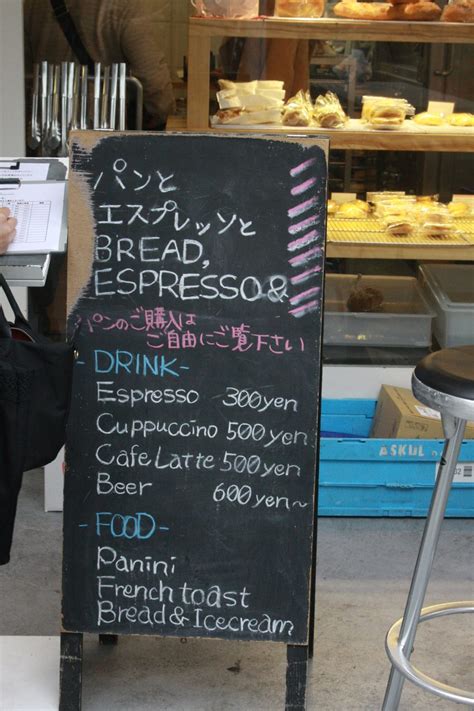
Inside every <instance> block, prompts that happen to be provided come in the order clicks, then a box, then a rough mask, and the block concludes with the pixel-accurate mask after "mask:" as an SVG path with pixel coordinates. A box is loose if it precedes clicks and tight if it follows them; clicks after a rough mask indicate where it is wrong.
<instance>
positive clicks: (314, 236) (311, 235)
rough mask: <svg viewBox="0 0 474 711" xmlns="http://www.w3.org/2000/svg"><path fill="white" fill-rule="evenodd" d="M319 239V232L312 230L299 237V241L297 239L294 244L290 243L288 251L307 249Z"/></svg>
mask: <svg viewBox="0 0 474 711" xmlns="http://www.w3.org/2000/svg"><path fill="white" fill-rule="evenodd" d="M318 239H319V233H318V231H317V230H311V232H307V233H306V234H305V235H303V236H302V237H298V239H295V240H293V241H292V242H289V243H288V251H289V252H295V251H296V250H297V249H301V248H302V247H306V246H307V245H308V244H311V243H312V242H316V241H317V240H318Z"/></svg>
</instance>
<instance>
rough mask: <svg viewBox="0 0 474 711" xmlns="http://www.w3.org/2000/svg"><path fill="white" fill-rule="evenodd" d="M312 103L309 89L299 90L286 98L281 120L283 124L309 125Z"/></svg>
mask: <svg viewBox="0 0 474 711" xmlns="http://www.w3.org/2000/svg"><path fill="white" fill-rule="evenodd" d="M312 112H313V105H312V103H311V97H310V95H309V91H307V92H306V93H305V92H303V91H299V92H298V93H297V94H296V95H295V96H292V97H291V99H288V101H287V102H286V104H285V105H284V107H283V112H282V122H283V124H284V125H285V126H310V125H311V118H312Z"/></svg>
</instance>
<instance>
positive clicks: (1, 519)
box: [0, 274, 74, 565]
mask: <svg viewBox="0 0 474 711" xmlns="http://www.w3.org/2000/svg"><path fill="white" fill-rule="evenodd" d="M0 289H3V291H4V292H5V294H6V296H7V299H8V301H9V303H10V306H11V308H12V310H13V313H14V315H15V322H14V323H13V324H10V323H8V321H7V320H6V317H5V314H4V313H3V310H2V308H1V307H0V565H4V564H5V563H8V561H9V559H10V547H11V541H12V535H13V526H14V522H15V513H16V504H17V499H18V494H19V492H20V488H21V480H22V476H23V472H24V471H26V470H28V469H34V468H36V467H42V466H44V465H45V464H48V463H49V462H51V461H52V460H53V459H54V458H55V457H56V456H57V454H58V452H59V450H60V449H61V447H62V446H63V444H64V440H65V436H66V421H67V415H68V410H69V402H70V397H71V382H72V366H73V361H74V352H73V346H72V345H69V344H67V343H52V342H50V341H48V340H47V339H45V338H43V337H42V336H39V335H38V334H36V333H35V332H34V331H33V330H32V328H31V326H30V324H29V323H28V321H27V320H26V319H25V317H24V316H23V314H22V312H21V310H20V307H19V306H18V304H17V302H16V301H15V298H14V296H13V294H12V292H11V291H10V289H9V287H8V284H7V282H6V280H5V278H4V277H3V276H2V275H1V274H0Z"/></svg>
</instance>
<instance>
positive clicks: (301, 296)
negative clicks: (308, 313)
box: [290, 286, 320, 306]
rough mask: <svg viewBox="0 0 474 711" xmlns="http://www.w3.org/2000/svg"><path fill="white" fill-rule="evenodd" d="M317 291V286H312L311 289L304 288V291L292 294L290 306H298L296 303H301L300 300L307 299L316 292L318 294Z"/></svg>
mask: <svg viewBox="0 0 474 711" xmlns="http://www.w3.org/2000/svg"><path fill="white" fill-rule="evenodd" d="M319 291H320V289H319V286H313V287H312V288H311V289H306V291H302V292H301V293H300V294H296V295H295V296H292V297H291V299H290V304H291V305H292V306H298V304H301V302H302V301H308V299H311V298H312V297H313V296H316V294H319Z"/></svg>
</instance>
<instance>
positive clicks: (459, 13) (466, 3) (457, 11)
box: [441, 0, 474, 22]
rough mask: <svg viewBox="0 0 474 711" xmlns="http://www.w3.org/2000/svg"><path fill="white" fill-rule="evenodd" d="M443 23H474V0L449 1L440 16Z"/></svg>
mask: <svg viewBox="0 0 474 711" xmlns="http://www.w3.org/2000/svg"><path fill="white" fill-rule="evenodd" d="M441 19H442V21H443V22H474V0H451V2H450V3H449V4H448V5H446V6H445V7H444V10H443V14H442V15H441Z"/></svg>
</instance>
